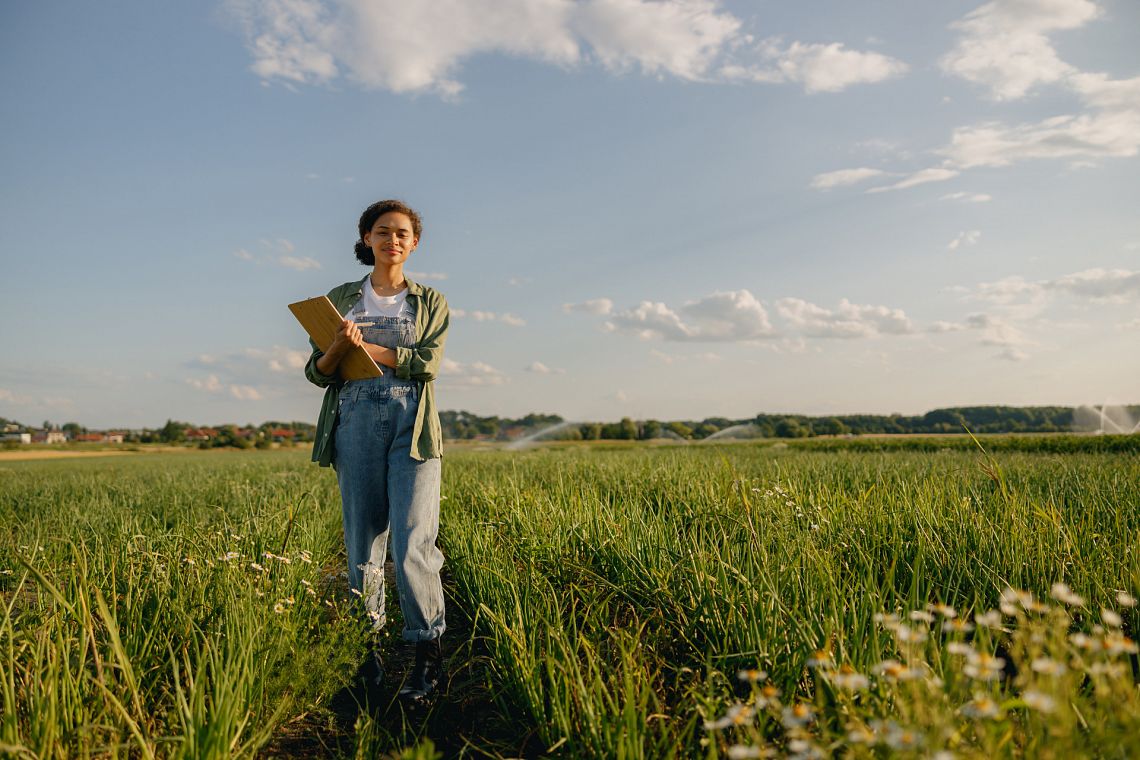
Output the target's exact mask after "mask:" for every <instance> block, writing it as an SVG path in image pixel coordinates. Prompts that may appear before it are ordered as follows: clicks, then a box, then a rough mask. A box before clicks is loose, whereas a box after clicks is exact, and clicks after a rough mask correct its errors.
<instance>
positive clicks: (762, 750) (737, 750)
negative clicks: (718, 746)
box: [725, 744, 776, 760]
mask: <svg viewBox="0 0 1140 760" xmlns="http://www.w3.org/2000/svg"><path fill="white" fill-rule="evenodd" d="M725 754H727V755H728V757H729V758H730V760H751V758H758V757H775V756H776V755H775V751H774V750H773V749H772V748H771V747H754V746H749V745H747V744H734V745H732V746H731V747H729V748H728V752H727V753H725Z"/></svg>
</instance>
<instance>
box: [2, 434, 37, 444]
mask: <svg viewBox="0 0 1140 760" xmlns="http://www.w3.org/2000/svg"><path fill="white" fill-rule="evenodd" d="M0 441H4V442H5V443H7V442H8V441H14V442H16V443H31V442H32V434H31V433H0Z"/></svg>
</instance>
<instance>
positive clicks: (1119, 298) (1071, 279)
mask: <svg viewBox="0 0 1140 760" xmlns="http://www.w3.org/2000/svg"><path fill="white" fill-rule="evenodd" d="M1041 284H1042V286H1043V287H1045V288H1046V289H1048V290H1056V291H1062V292H1066V293H1069V294H1071V295H1074V296H1081V297H1084V298H1089V299H1091V300H1093V301H1106V302H1112V303H1121V302H1124V301H1127V300H1128V299H1129V298H1130V297H1131V298H1140V271H1137V272H1132V271H1129V270H1127V269H1101V268H1095V269H1086V270H1084V271H1081V272H1074V273H1072V274H1067V275H1065V276H1063V277H1058V278H1057V279H1055V280H1047V281H1045V282H1043V283H1041Z"/></svg>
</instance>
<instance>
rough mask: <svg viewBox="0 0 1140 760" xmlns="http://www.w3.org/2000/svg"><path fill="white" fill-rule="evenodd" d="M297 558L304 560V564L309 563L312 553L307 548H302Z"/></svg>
mask: <svg viewBox="0 0 1140 760" xmlns="http://www.w3.org/2000/svg"><path fill="white" fill-rule="evenodd" d="M298 559H300V560H301V561H302V562H304V563H305V564H306V565H311V564H313V555H312V553H311V552H310V551H309V550H308V549H302V550H301V554H300V556H299V557H298Z"/></svg>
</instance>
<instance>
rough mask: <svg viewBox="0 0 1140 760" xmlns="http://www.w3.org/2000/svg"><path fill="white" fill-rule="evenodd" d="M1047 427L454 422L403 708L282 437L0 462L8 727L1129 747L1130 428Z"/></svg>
mask: <svg viewBox="0 0 1140 760" xmlns="http://www.w3.org/2000/svg"><path fill="white" fill-rule="evenodd" d="M1132 438H1133V439H1134V438H1135V436H1133V437H1132ZM1056 440H1060V439H1054V442H1053V443H1050V444H1049V445H1048V446H1041V447H1036V449H1035V447H1034V446H1033V445H1028V444H1027V445H1025V446H1022V447H1018V446H1011V445H1009V443H1008V441H1006V442H1005V443H1003V444H1000V445H995V446H994V447H992V450H991V451H989V452H988V453H987V452H983V451H982V450H981V449H979V448H978V447H977V446H974V445H973V442H972V441H971V442H970V443H969V445H955V446H952V447H938V448H933V447H926V448H928V449H930V450H908V448H907V447H906V446H903V445H895V444H891V445H889V446H883V447H871V446H861V447H860V446H851V447H844V446H841V445H828V446H826V447H814V448H813V447H811V446H804V447H797V446H794V445H793V446H786V445H775V446H773V445H769V444H767V443H728V444H723V445H717V444H709V445H689V446H685V445H662V446H646V445H637V444H628V445H624V444H623V445H617V444H615V445H584V444H576V445H553V446H546V447H539V448H535V449H532V450H526V451H506V450H502V449H491V448H488V449H476V448H467V449H465V448H462V447H452V448H450V449H449V450H448V452H447V454H446V455H445V458H444V480H443V494H444V498H445V501H444V502H443V508H442V515H443V516H442V520H441V545H442V548H443V551H444V554H445V556H446V558H447V561H446V566H445V574H446V576H445V585H446V587H447V591H448V596H449V607H448V626H449V631H448V633H447V634H446V635H445V641H446V642H447V651H448V655H449V671H450V675H451V683H450V686H449V689H448V691H447V693H446V694H444V695H442V696H441V697H440V699H439V700H438V701H437V703H436V704H435V705H434V706H433V707H432V708H431V709H430V710H428V711H427V712H426V713H412V712H405V711H404V710H403V709H402V708H401V707H400V705H399V704H398V702H396V701H395V700H393V701H392V702H391V703H388V704H383V705H379V706H368V708H367V709H360V708H359V707H356V706H355V703H354V702H353V701H352V699H351V698H350V696H346V694H349V690H348V689H347V687H348V686H349V684H350V681H351V679H352V675H353V673H354V671H355V668H356V664H357V662H358V661H359V659H360V658H361V657H362V655H363V652H364V647H365V635H364V632H363V631H362V630H361V628H360V625H359V623H358V622H357V620H358V618H357V616H356V615H354V614H353V609H354V605H355V604H356V600H355V599H354V598H353V597H352V596H350V595H349V594H347V593H346V590H345V588H344V584H345V581H344V579H343V577H342V576H341V575H340V573H341V571H342V570H343V569H344V568H343V564H344V559H343V544H342V535H341V518H340V506H339V497H338V494H337V490H336V481H335V478H334V476H333V473H332V472H331V471H330V470H321V469H319V468H317V467H316V466H315V465H312V464H310V463H309V461H308V453H307V452H303V451H300V450H297V451H268V452H240V453H238V452H226V453H220V452H201V453H200V452H187V453H179V454H174V453H164V454H146V453H142V454H135V455H131V456H121V457H114V458H104V459H99V458H89V459H74V460H56V461H43V462H34V461H33V462H10V461H0V520H2V521H3V524H4V525H5V526H7V529H6V530H5V531H3V533H2V534H0V610H2V613H3V616H2V617H0V755H4V756H11V757H21V758H72V757H193V758H214V757H217V758H223V757H279V756H299V757H314V756H316V757H377V756H391V757H424V758H427V757H439V756H459V755H462V756H468V757H484V756H489V757H517V756H527V757H531V756H540V755H546V754H548V753H549V754H551V755H553V756H558V757H568V758H578V757H600V758H666V757H700V758H717V757H730V758H747V757H800V758H810V757H831V756H835V757H856V758H862V757H940V758H950V757H962V758H989V757H1009V758H1017V757H1055V758H1074V757H1110V758H1115V757H1120V758H1124V757H1134V756H1137V755H1140V691H1138V690H1137V675H1138V672H1140V668H1138V661H1137V647H1136V644H1135V643H1134V639H1135V638H1136V637H1135V634H1134V633H1133V632H1134V631H1135V627H1136V625H1137V621H1138V615H1137V609H1136V607H1135V605H1136V597H1137V596H1140V559H1138V557H1137V553H1138V551H1140V549H1138V546H1140V454H1138V453H1136V451H1135V448H1134V447H1132V446H1131V444H1128V445H1124V444H1121V445H1119V446H1117V445H1115V444H1111V441H1112V440H1113V439H1109V438H1104V439H1098V440H1100V441H1109V442H1110V443H1109V444H1105V443H1098V444H1096V446H1095V447H1092V448H1094V449H1095V450H1091V451H1082V450H1081V449H1082V448H1083V446H1082V445H1072V446H1069V447H1067V448H1066V447H1065V446H1059V445H1057V444H1056V443H1055V441H1056ZM1116 440H1118V441H1121V440H1127V439H1124V438H1119V439H1116ZM982 443H983V444H988V441H987V440H983V442H982ZM919 448H920V449H921V448H922V447H919ZM1019 448H1020V449H1023V450H1019ZM394 597H395V593H394V589H393V593H391V594H389V604H390V606H391V607H392V610H391V612H390V615H389V620H390V624H389V627H390V628H391V629H392V631H393V633H392V635H391V638H390V639H389V641H388V643H389V644H390V646H391V648H392V651H393V652H394V653H396V652H398V651H401V650H402V649H403V648H406V647H405V645H403V644H402V642H399V641H398V637H397V635H396V633H395V632H396V631H398V629H399V625H400V622H399V614H398V608H397V607H395V601H394ZM391 662H392V663H394V665H393V667H394V668H395V669H397V670H398V667H399V664H400V662H401V660H400V655H398V654H393V658H392V660H391ZM392 677H393V678H394V679H397V680H398V678H399V677H400V673H399V672H394V673H393V674H392ZM397 685H398V684H397Z"/></svg>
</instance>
